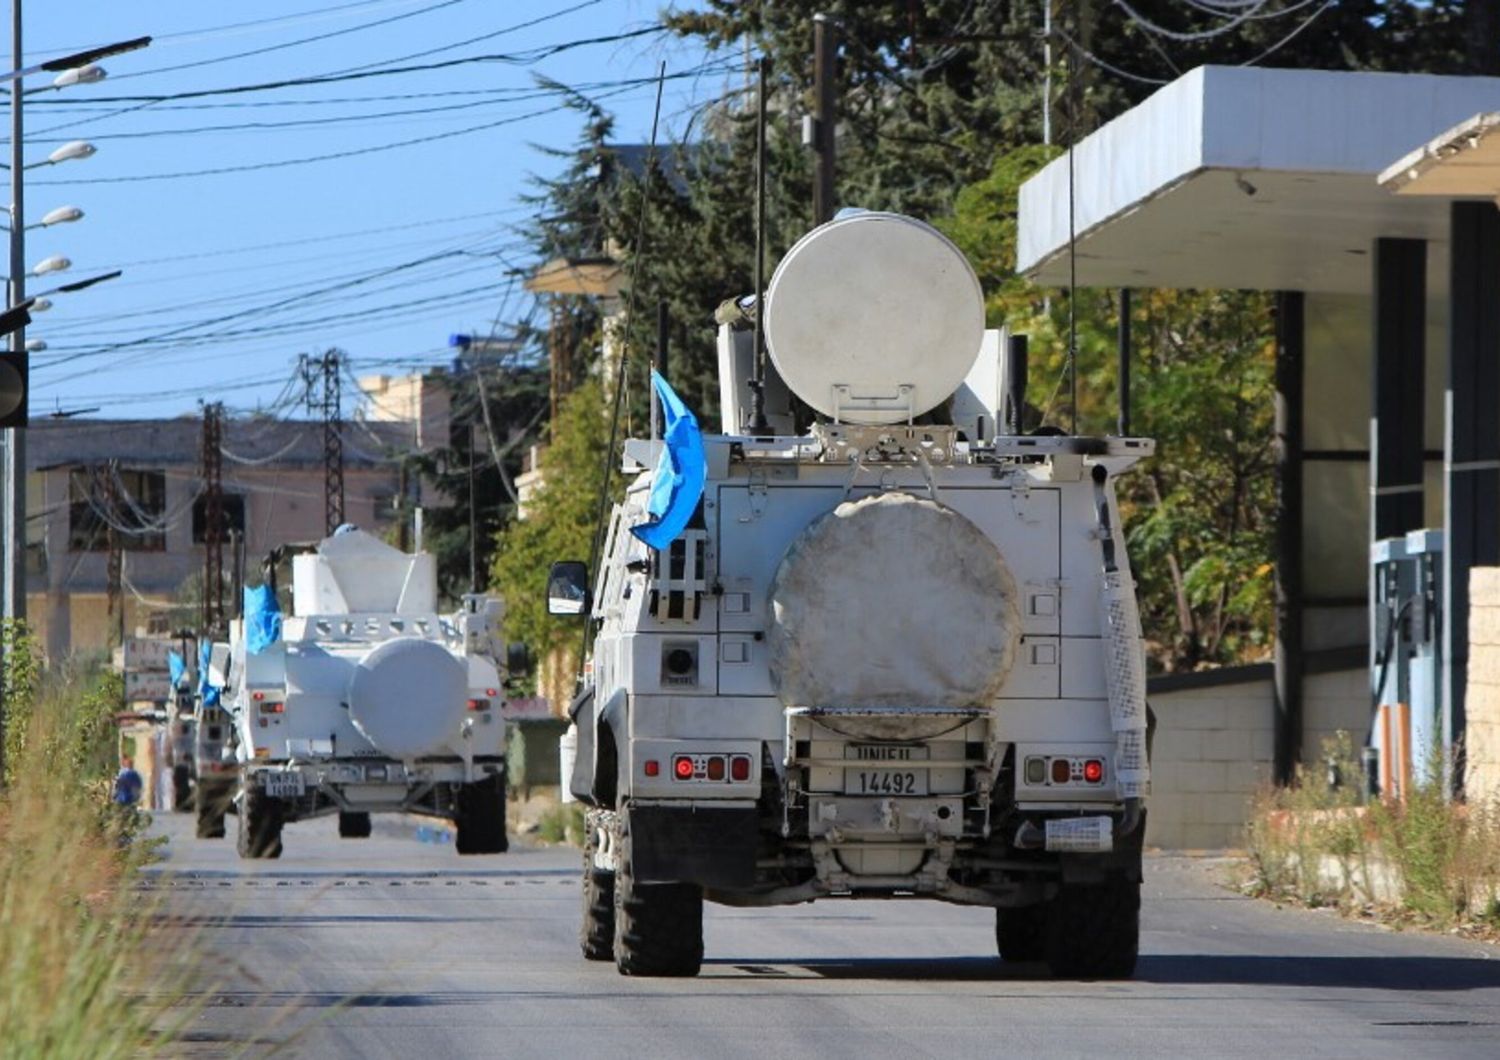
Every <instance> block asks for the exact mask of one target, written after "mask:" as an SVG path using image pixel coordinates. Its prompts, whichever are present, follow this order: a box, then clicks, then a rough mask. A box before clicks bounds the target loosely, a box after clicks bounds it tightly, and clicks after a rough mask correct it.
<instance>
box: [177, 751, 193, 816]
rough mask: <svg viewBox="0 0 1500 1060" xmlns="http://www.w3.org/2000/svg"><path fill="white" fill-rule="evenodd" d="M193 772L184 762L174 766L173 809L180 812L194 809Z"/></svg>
mask: <svg viewBox="0 0 1500 1060" xmlns="http://www.w3.org/2000/svg"><path fill="white" fill-rule="evenodd" d="M193 808H194V807H193V774H192V772H191V771H190V770H189V769H188V767H187V765H186V764H184V763H178V764H177V765H175V766H173V767H172V809H174V810H176V811H177V812H178V813H189V812H191V811H192V810H193Z"/></svg>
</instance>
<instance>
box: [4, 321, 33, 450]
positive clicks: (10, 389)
mask: <svg viewBox="0 0 1500 1060" xmlns="http://www.w3.org/2000/svg"><path fill="white" fill-rule="evenodd" d="M30 308H31V303H30V302H22V303H21V304H20V305H18V306H14V307H13V308H11V309H7V310H5V312H3V313H0V339H3V338H4V337H5V336H7V335H9V334H10V333H11V332H13V331H19V330H20V329H21V328H24V327H25V326H26V325H27V324H30V323H31V313H30V312H29V310H30ZM30 359H31V358H30V356H29V355H28V354H27V353H26V351H25V350H22V351H20V352H19V353H12V352H10V351H9V350H7V351H4V352H0V427H24V426H26V379H27V374H28V368H29V364H28V362H29V361H30Z"/></svg>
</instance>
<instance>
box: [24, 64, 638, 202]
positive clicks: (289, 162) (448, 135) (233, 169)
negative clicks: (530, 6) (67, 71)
mask: <svg viewBox="0 0 1500 1060" xmlns="http://www.w3.org/2000/svg"><path fill="white" fill-rule="evenodd" d="M627 91H630V89H627V88H621V89H616V90H615V91H612V92H605V93H602V94H601V95H599V96H596V97H595V98H596V99H609V98H613V97H615V96H619V95H623V94H624V93H625V92H627ZM567 109H569V104H568V103H566V102H563V103H558V104H555V105H553V106H551V107H543V108H542V109H540V110H534V111H529V112H527V113H525V114H515V115H511V116H509V117H506V118H501V119H499V120H497V121H490V122H484V123H482V124H480V125H471V126H469V127H468V128H465V129H455V130H451V131H449V132H444V133H433V134H431V135H429V136H417V137H413V138H411V139H407V140H397V141H395V142H394V143H385V144H376V145H374V146H371V147H356V148H350V149H348V150H344V151H334V152H330V153H328V154H322V155H311V156H309V157H306V158H287V159H280V160H277V161H273V162H251V163H246V164H244V165H238V166H217V167H214V168H211V169H193V170H181V171H178V172H175V173H137V174H133V175H128V176H123V177H83V178H76V179H62V180H36V181H33V182H32V183H33V184H36V185H41V186H51V187H61V186H64V185H79V184H135V183H141V182H143V181H155V180H178V179H183V178H196V177H213V176H222V175H223V174H226V173H251V172H257V171H260V170H267V169H284V168H286V167H289V166H305V165H311V164H313V163H315V162H331V161H335V160H338V159H344V158H357V157H359V156H362V155H371V154H377V153H379V152H383V151H394V150H397V149H398V148H402V147H415V146H417V145H418V144H430V143H436V142H438V141H440V140H451V139H453V138H455V137H458V136H469V135H472V134H473V133H477V132H485V131H487V130H489V129H498V128H500V127H501V126H505V125H515V124H517V123H518V122H523V121H529V120H531V119H532V118H539V117H542V116H544V115H547V114H555V113H557V112H559V111H563V110H567Z"/></svg>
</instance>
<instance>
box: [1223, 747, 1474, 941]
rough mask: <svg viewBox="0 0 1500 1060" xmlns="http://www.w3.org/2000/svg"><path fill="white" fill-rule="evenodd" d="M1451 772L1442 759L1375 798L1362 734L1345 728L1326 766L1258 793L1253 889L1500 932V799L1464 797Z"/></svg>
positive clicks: (1413, 920) (1398, 920) (1388, 917)
mask: <svg viewBox="0 0 1500 1060" xmlns="http://www.w3.org/2000/svg"><path fill="white" fill-rule="evenodd" d="M1446 775H1447V773H1446V771H1445V763H1443V762H1442V761H1434V762H1432V763H1429V764H1428V769H1427V770H1426V776H1427V777H1428V778H1430V779H1428V780H1426V781H1424V782H1421V783H1416V784H1413V785H1412V790H1411V791H1410V792H1409V793H1408V795H1407V798H1406V799H1405V800H1404V801H1396V800H1380V799H1373V800H1368V801H1366V800H1365V799H1364V798H1363V795H1362V793H1361V791H1360V787H1359V784H1358V782H1357V779H1356V778H1359V777H1360V776H1361V770H1360V766H1359V761H1358V758H1357V756H1356V753H1355V747H1354V742H1353V739H1352V738H1351V737H1350V735H1349V734H1348V733H1340V734H1339V735H1338V736H1337V737H1335V738H1334V739H1332V740H1330V741H1327V742H1326V743H1325V744H1324V747H1323V757H1322V760H1321V762H1320V764H1319V766H1318V767H1316V768H1303V769H1299V770H1298V773H1297V777H1296V781H1295V783H1294V784H1293V785H1292V786H1290V787H1286V788H1266V789H1264V790H1262V791H1261V792H1260V793H1259V794H1258V796H1257V798H1256V802H1255V805H1254V807H1253V811H1252V816H1251V821H1250V825H1249V828H1248V839H1249V858H1248V868H1249V873H1248V875H1249V880H1248V882H1247V884H1246V887H1245V889H1246V891H1247V892H1249V893H1251V894H1254V895H1257V896H1260V897H1266V898H1272V899H1276V900H1282V901H1293V902H1297V903H1299V904H1303V905H1307V906H1310V907H1319V906H1336V907H1338V908H1339V909H1340V910H1342V911H1343V912H1345V913H1347V914H1353V915H1362V916H1373V917H1375V918H1376V919H1379V920H1382V921H1384V922H1386V923H1389V924H1392V925H1393V926H1397V927H1402V926H1414V927H1422V928H1429V929H1434V930H1443V931H1458V932H1461V933H1465V934H1473V935H1477V936H1487V937H1494V938H1500V806H1496V805H1469V804H1464V803H1461V802H1456V801H1454V800H1453V799H1451V798H1449V797H1448V796H1447V794H1446V793H1445V791H1444V787H1443V781H1442V779H1441V778H1443V777H1445V776H1446Z"/></svg>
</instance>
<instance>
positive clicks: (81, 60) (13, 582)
mask: <svg viewBox="0 0 1500 1060" xmlns="http://www.w3.org/2000/svg"><path fill="white" fill-rule="evenodd" d="M10 31H11V58H12V63H13V65H12V68H11V71H10V73H9V74H4V75H0V82H6V83H9V86H10V277H9V284H8V289H7V291H6V294H7V296H8V297H7V298H6V307H5V310H4V312H3V313H0V317H5V318H11V317H12V315H13V314H15V316H16V318H17V319H19V321H20V324H19V326H18V327H16V329H15V330H14V331H12V332H11V333H10V355H11V358H12V359H13V360H14V361H15V362H16V363H18V364H24V361H25V357H26V327H25V325H26V322H27V321H28V319H29V317H28V316H27V309H26V305H25V303H26V221H25V217H26V214H25V207H26V179H25V162H24V160H23V158H22V149H23V147H24V145H25V123H24V121H23V110H22V105H23V99H24V96H25V93H24V92H23V91H22V90H21V81H22V79H23V78H26V77H29V76H31V75H32V74H39V73H50V74H54V75H57V76H56V79H55V80H54V82H53V84H54V86H55V87H58V88H62V87H64V86H65V85H68V84H87V83H91V82H94V81H98V80H100V79H101V78H103V77H104V71H103V69H101V68H100V67H98V66H96V65H95V63H96V61H97V60H99V59H103V58H106V57H107V56H110V55H118V54H120V53H122V52H128V51H134V50H136V49H137V48H144V47H146V46H147V45H149V44H150V43H151V38H150V37H138V38H136V39H134V40H129V41H121V42H119V43H116V44H110V45H106V46H104V47H102V48H90V49H88V50H86V51H82V52H78V53H76V54H73V55H65V56H63V57H61V58H59V59H51V60H48V61H47V62H43V63H38V64H36V65H33V66H29V67H28V66H27V65H26V56H25V54H24V52H23V50H22V46H21V0H11V5H10ZM69 71H76V72H75V73H72V74H71V75H70V74H69ZM93 153H94V149H93V146H92V145H91V144H85V143H82V142H81V141H75V142H73V143H71V144H66V145H64V146H63V147H61V148H59V149H58V150H57V151H54V152H53V155H52V157H50V158H49V159H48V162H60V161H64V160H66V159H69V158H86V157H88V156H89V155H91V154H93ZM80 216H81V214H80ZM74 219H75V220H76V218H74ZM88 282H98V281H97V280H94V281H86V282H85V284H84V285H85V286H86V285H87V283H88ZM74 286H77V285H74ZM59 289H60V290H61V288H59ZM4 433H5V451H4V455H3V458H0V478H3V487H4V488H3V490H0V535H3V538H4V540H3V545H0V618H4V619H6V620H7V621H8V622H10V623H15V622H21V621H24V620H25V618H26V441H25V438H26V433H25V431H24V430H22V429H19V428H16V427H11V428H7V429H6V431H5V432H4ZM0 651H3V643H0ZM8 707H9V704H8V703H6V702H4V688H3V685H0V777H3V776H4V747H5V714H6V710H7V708H8Z"/></svg>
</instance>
